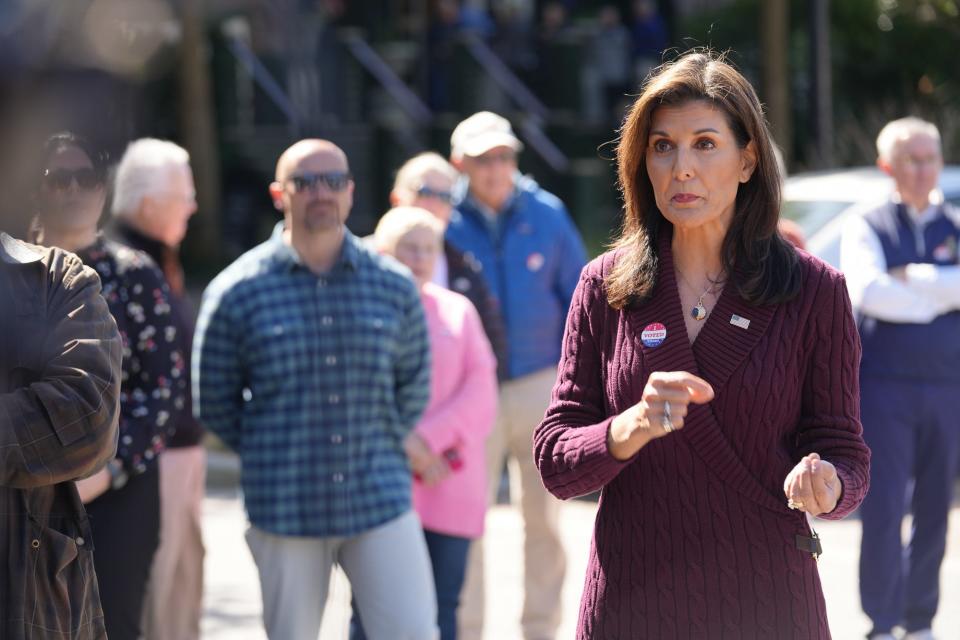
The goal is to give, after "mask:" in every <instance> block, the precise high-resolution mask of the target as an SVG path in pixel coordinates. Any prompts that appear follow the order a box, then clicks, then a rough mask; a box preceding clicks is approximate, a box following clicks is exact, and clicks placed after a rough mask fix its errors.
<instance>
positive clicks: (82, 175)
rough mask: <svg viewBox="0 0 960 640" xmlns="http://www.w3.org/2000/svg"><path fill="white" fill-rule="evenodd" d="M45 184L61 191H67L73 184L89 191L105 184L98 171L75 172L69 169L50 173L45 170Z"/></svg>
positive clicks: (81, 170) (78, 170)
mask: <svg viewBox="0 0 960 640" xmlns="http://www.w3.org/2000/svg"><path fill="white" fill-rule="evenodd" d="M43 182H44V184H46V185H47V187H49V188H50V189H57V190H59V191H66V190H67V189H69V188H70V185H71V184H72V183H73V182H76V183H77V186H78V187H80V188H81V189H85V190H87V191H89V190H91V189H95V188H97V187H99V186H100V185H101V184H103V177H102V176H101V175H100V172H98V171H97V170H96V169H75V170H73V171H68V170H67V169H57V170H56V171H50V170H49V169H45V170H44V172H43Z"/></svg>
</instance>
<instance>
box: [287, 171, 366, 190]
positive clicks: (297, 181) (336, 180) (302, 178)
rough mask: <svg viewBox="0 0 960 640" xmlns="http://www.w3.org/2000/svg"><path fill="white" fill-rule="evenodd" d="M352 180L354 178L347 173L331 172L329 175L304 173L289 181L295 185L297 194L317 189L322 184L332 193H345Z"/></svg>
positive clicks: (291, 177)
mask: <svg viewBox="0 0 960 640" xmlns="http://www.w3.org/2000/svg"><path fill="white" fill-rule="evenodd" d="M352 178H353V176H351V175H350V174H349V173H348V172H346V171H331V172H329V173H302V174H300V175H298V176H290V177H289V178H287V180H288V181H289V182H292V183H293V188H294V190H295V191H296V192H297V193H303V192H304V191H312V190H314V189H316V188H317V187H318V186H319V185H320V184H323V185H324V186H325V187H326V188H327V189H330V191H343V190H344V189H346V188H347V185H348V184H349V183H350V180H351V179H352Z"/></svg>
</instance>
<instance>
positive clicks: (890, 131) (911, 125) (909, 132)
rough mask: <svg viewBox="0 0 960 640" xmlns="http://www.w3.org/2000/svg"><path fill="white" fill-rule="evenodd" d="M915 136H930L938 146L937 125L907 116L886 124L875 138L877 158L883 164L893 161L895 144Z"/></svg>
mask: <svg viewBox="0 0 960 640" xmlns="http://www.w3.org/2000/svg"><path fill="white" fill-rule="evenodd" d="M915 135H926V136H930V137H931V138H933V139H934V140H936V141H937V144H938V145H939V144H940V131H939V130H938V129H937V125H935V124H933V123H932V122H927V121H926V120H921V119H920V118H917V117H914V116H909V117H907V118H900V119H899V120H893V121H891V122H888V123H887V124H886V125H885V126H884V127H883V129H881V130H880V134H879V135H878V136H877V157H879V158H880V159H881V160H883V161H885V162H889V161H890V160H892V159H893V153H894V151H896V148H897V144H899V143H901V142H903V141H905V140H908V139H910V138H912V137H913V136H915Z"/></svg>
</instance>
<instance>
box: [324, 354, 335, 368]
mask: <svg viewBox="0 0 960 640" xmlns="http://www.w3.org/2000/svg"><path fill="white" fill-rule="evenodd" d="M326 363H327V364H328V365H330V366H331V367H332V366H333V365H335V364H337V356H327V358H326Z"/></svg>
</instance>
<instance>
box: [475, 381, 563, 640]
mask: <svg viewBox="0 0 960 640" xmlns="http://www.w3.org/2000/svg"><path fill="white" fill-rule="evenodd" d="M556 377H557V372H556V370H555V369H552V368H551V369H544V370H542V371H538V372H536V373H532V374H530V375H527V376H524V377H522V378H517V379H515V380H510V381H508V382H505V383H503V384H502V385H501V387H500V414H499V416H498V417H497V424H496V426H495V427H494V430H493V433H492V434H491V435H490V438H489V439H488V440H487V465H488V466H487V469H488V473H489V477H490V496H491V504H492V503H493V500H494V499H495V498H496V494H497V488H498V486H499V484H500V477H501V472H502V471H503V462H504V459H505V458H506V459H507V460H508V463H509V464H508V467H509V471H510V501H511V502H512V503H514V504H516V503H517V502H519V503H520V510H521V514H522V515H523V522H524V542H523V564H524V572H523V575H524V579H523V587H524V600H523V613H522V614H521V618H520V624H521V627H522V628H523V637H524V638H526V639H527V640H546V639H552V638H553V637H554V636H555V635H556V632H557V628H558V627H559V626H560V615H561V591H562V589H563V577H564V573H565V571H566V556H565V555H564V551H563V544H562V542H561V539H560V534H559V530H558V518H559V507H560V501H559V500H557V499H556V498H554V497H553V496H551V495H550V494H549V493H547V491H546V489H544V488H543V482H542V481H541V480H540V474H539V473H538V471H537V467H536V465H534V463H533V431H534V429H536V428H537V426H538V425H539V424H540V421H541V420H543V414H544V412H545V411H546V409H547V405H548V404H549V402H550V393H551V391H552V390H553V385H554V383H555V382H556ZM483 563H484V560H483V540H482V539H480V540H476V541H474V543H473V544H472V545H471V548H470V557H469V560H468V564H467V577H466V580H465V582H464V586H463V591H462V593H461V596H460V599H461V600H460V602H461V604H460V611H459V615H458V622H459V633H458V636H457V637H458V639H459V640H480V639H481V638H482V637H483V617H484V608H485V601H484V577H483Z"/></svg>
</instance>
